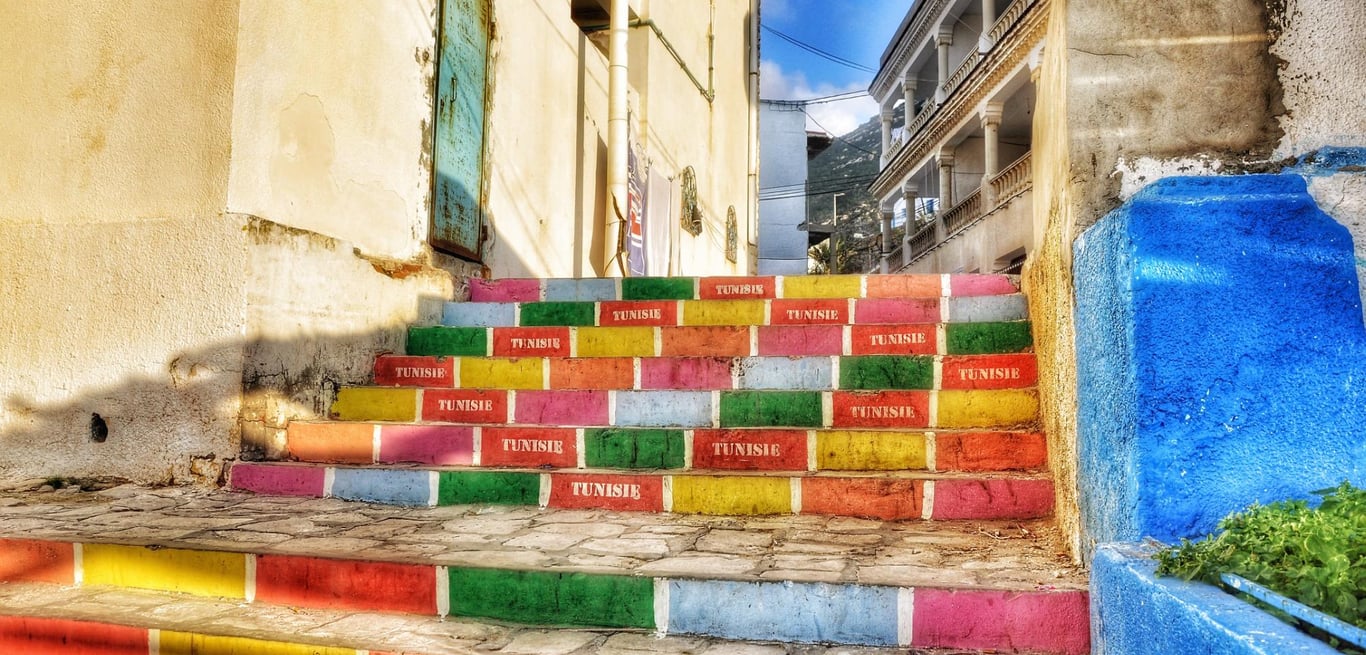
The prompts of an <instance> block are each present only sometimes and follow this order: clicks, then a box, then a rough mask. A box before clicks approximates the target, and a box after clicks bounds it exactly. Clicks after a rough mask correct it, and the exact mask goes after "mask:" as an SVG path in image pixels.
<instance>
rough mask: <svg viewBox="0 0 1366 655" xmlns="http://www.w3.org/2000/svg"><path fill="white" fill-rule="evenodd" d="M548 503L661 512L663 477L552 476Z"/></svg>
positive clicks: (564, 506) (579, 507) (563, 506)
mask: <svg viewBox="0 0 1366 655" xmlns="http://www.w3.org/2000/svg"><path fill="white" fill-rule="evenodd" d="M550 506H551V507H562V508H569V509H589V508H593V509H611V510H623V511H639V512H662V511H664V478H662V477H660V476H658V475H580V474H567V475H554V476H551V478H550Z"/></svg>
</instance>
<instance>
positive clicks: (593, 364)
mask: <svg viewBox="0 0 1366 655" xmlns="http://www.w3.org/2000/svg"><path fill="white" fill-rule="evenodd" d="M634 366H635V362H634V360H632V359H631V358H630V357H593V358H589V359H568V358H564V359H552V360H550V388H551V389H630V388H632V387H633V386H634V385H635V379H636V375H635V368H634Z"/></svg>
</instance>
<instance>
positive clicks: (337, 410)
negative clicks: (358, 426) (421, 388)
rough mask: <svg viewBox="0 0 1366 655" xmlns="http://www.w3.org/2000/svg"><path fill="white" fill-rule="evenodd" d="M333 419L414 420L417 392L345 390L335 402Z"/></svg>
mask: <svg viewBox="0 0 1366 655" xmlns="http://www.w3.org/2000/svg"><path fill="white" fill-rule="evenodd" d="M332 417H333V418H335V419H339V420H342V421H415V420H417V389H384V388H379V387H343V388H342V389H341V390H340V391H338V392H337V400H336V402H334V403H332Z"/></svg>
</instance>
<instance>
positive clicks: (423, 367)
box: [375, 355, 455, 387]
mask: <svg viewBox="0 0 1366 655" xmlns="http://www.w3.org/2000/svg"><path fill="white" fill-rule="evenodd" d="M375 384H376V385H377V386H381V387H453V386H455V360H453V359H447V358H445V357H417V356H412V355H380V356H379V357H376V358H375Z"/></svg>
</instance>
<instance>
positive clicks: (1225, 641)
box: [1091, 544, 1338, 655]
mask: <svg viewBox="0 0 1366 655" xmlns="http://www.w3.org/2000/svg"><path fill="white" fill-rule="evenodd" d="M1150 554H1151V550H1150V549H1145V548H1143V547H1141V546H1138V545H1136V544H1104V545H1101V546H1100V547H1098V548H1097V549H1096V555H1095V558H1094V560H1093V561H1092V563H1091V643H1092V644H1095V649H1094V651H1093V652H1094V655H1149V654H1151V653H1162V654H1163V655H1338V651H1337V650H1334V649H1333V648H1331V647H1329V646H1328V645H1327V644H1325V643H1323V642H1321V641H1319V640H1317V639H1314V638H1313V637H1310V636H1308V635H1306V634H1304V633H1302V632H1300V631H1298V630H1296V629H1295V628H1294V627H1293V626H1291V625H1289V624H1287V623H1285V622H1283V621H1281V620H1279V619H1277V618H1276V617H1274V616H1271V615H1270V614H1267V613H1266V612H1263V611H1261V610H1259V609H1257V608H1256V607H1253V606H1252V605H1250V604H1248V603H1245V602H1243V601H1241V600H1239V599H1238V598H1236V597H1234V596H1232V595H1230V594H1228V593H1225V592H1224V591H1222V590H1220V589H1218V588H1215V587H1212V586H1210V585H1206V584H1201V583H1194V582H1184V581H1182V580H1181V579H1179V578H1159V577H1157V576H1156V575H1154V574H1153V571H1154V570H1155V569H1156V568H1157V563H1156V562H1155V561H1153V560H1152V559H1150V558H1149V555H1150Z"/></svg>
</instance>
